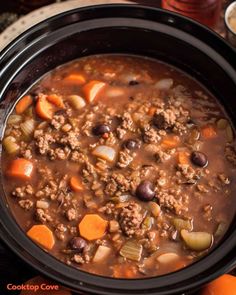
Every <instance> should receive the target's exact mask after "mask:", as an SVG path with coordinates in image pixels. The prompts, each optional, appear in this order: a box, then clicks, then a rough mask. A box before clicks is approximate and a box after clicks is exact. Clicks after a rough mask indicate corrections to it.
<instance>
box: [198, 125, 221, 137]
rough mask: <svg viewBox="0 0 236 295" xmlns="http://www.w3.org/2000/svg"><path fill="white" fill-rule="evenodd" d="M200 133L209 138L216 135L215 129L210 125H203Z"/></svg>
mask: <svg viewBox="0 0 236 295" xmlns="http://www.w3.org/2000/svg"><path fill="white" fill-rule="evenodd" d="M201 135H202V136H203V137H204V138H206V139H211V138H214V137H216V135H217V133H216V129H215V128H214V127H213V126H212V125H207V126H204V127H203V128H202V130H201Z"/></svg>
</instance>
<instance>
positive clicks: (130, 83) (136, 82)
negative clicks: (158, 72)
mask: <svg viewBox="0 0 236 295" xmlns="http://www.w3.org/2000/svg"><path fill="white" fill-rule="evenodd" d="M138 84H139V82H138V81H135V80H131V81H129V86H136V85H138Z"/></svg>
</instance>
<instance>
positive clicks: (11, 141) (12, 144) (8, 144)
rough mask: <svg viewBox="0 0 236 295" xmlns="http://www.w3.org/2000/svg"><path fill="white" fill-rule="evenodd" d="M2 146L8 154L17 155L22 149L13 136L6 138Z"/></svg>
mask: <svg viewBox="0 0 236 295" xmlns="http://www.w3.org/2000/svg"><path fill="white" fill-rule="evenodd" d="M2 144H3V147H4V149H5V150H6V151H7V153H8V154H16V153H17V152H18V151H19V149H20V146H19V145H18V144H17V143H16V139H15V138H14V137H13V136H7V137H5V138H4V139H3V142H2Z"/></svg>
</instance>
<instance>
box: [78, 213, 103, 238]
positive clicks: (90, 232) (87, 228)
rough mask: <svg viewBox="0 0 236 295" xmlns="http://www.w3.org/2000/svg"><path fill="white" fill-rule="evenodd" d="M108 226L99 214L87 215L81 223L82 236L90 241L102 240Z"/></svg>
mask: <svg viewBox="0 0 236 295" xmlns="http://www.w3.org/2000/svg"><path fill="white" fill-rule="evenodd" d="M107 226H108V222H107V220H105V219H103V218H102V217H100V216H99V215H98V214H87V215H85V216H84V218H83V219H82V220H81V222H80V223H79V231H80V235H81V236H82V237H83V238H85V239H87V240H89V241H92V240H96V239H100V238H102V237H103V236H104V234H105V232H106V229H107Z"/></svg>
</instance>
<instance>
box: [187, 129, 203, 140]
mask: <svg viewBox="0 0 236 295" xmlns="http://www.w3.org/2000/svg"><path fill="white" fill-rule="evenodd" d="M199 138H200V132H199V130H198V129H196V128H194V129H192V130H191V131H190V134H189V137H188V143H189V144H194V143H195V142H196V141H197V140H199Z"/></svg>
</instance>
